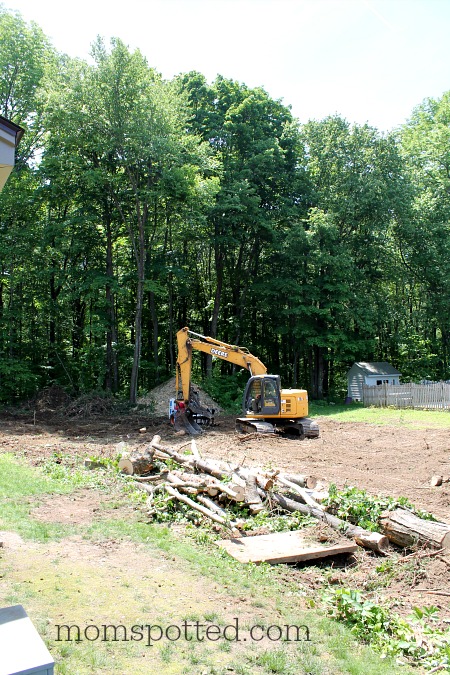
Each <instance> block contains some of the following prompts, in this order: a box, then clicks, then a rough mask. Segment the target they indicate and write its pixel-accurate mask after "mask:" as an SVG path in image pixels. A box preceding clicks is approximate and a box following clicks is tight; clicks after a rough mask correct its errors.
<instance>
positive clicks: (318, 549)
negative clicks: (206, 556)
mask: <svg viewBox="0 0 450 675" xmlns="http://www.w3.org/2000/svg"><path fill="white" fill-rule="evenodd" d="M216 544H217V545H218V546H220V547H221V548H223V549H224V550H225V551H227V553H229V554H230V555H231V556H232V557H233V558H235V559H236V560H238V561H239V562H242V563H249V562H252V563H260V562H268V563H272V564H276V563H289V562H300V561H302V560H316V559H317V558H326V557H329V556H332V555H339V554H341V553H354V552H355V551H357V550H358V546H357V545H356V544H351V543H347V542H346V543H344V544H335V545H333V546H323V545H322V544H319V543H318V542H311V541H308V540H307V539H306V537H305V535H304V534H302V533H301V532H298V531H295V532H275V533H273V534H262V535H257V536H255V537H240V538H233V539H221V540H220V541H216Z"/></svg>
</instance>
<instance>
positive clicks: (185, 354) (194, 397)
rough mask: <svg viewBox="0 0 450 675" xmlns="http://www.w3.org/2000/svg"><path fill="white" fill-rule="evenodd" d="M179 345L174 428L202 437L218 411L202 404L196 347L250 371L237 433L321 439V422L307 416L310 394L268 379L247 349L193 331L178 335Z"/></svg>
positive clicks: (271, 378)
mask: <svg viewBox="0 0 450 675" xmlns="http://www.w3.org/2000/svg"><path fill="white" fill-rule="evenodd" d="M177 343H178V357H177V370H176V383H175V387H176V399H175V410H174V414H173V423H174V426H175V429H177V430H179V429H184V430H185V431H188V432H189V433H191V434H195V433H201V431H202V429H201V427H202V426H204V425H209V424H211V423H213V421H214V411H213V410H210V409H208V408H206V407H204V406H203V405H202V403H201V401H200V399H199V396H198V392H196V391H195V390H194V388H193V386H192V382H191V371H192V352H193V350H194V349H195V350H198V351H201V352H204V353H205V354H210V355H211V356H215V357H217V358H218V359H222V360H223V361H228V362H229V363H234V364H235V365H237V366H241V367H242V368H246V369H247V370H248V371H249V372H250V378H249V380H248V382H247V385H246V387H245V391H244V397H243V402H242V417H239V418H238V419H237V420H236V430H237V431H241V432H259V433H270V434H273V433H283V434H285V435H287V436H295V437H298V438H301V439H303V438H305V437H307V438H317V436H319V426H318V424H317V422H315V421H314V420H312V419H310V418H309V417H308V393H307V392H306V391H305V390H304V389H282V388H281V382H280V376H279V375H268V374H267V368H266V366H265V365H264V364H263V363H262V362H261V361H260V360H259V359H258V358H257V357H256V356H253V354H250V352H249V351H248V350H247V349H246V348H245V347H237V346H235V345H229V344H227V343H226V342H221V341H220V340H216V339H214V338H211V337H206V336H204V335H200V334H198V333H193V332H192V331H190V330H189V328H182V329H181V330H179V331H178V333H177Z"/></svg>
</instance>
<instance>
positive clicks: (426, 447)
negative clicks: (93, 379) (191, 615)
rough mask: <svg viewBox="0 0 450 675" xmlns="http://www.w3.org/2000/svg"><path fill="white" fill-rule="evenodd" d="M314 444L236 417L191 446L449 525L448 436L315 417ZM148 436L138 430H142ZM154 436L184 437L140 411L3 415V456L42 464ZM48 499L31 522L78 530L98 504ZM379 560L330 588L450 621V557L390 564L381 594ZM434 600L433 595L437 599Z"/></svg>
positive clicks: (306, 575)
mask: <svg viewBox="0 0 450 675" xmlns="http://www.w3.org/2000/svg"><path fill="white" fill-rule="evenodd" d="M316 419H317V420H318V422H319V426H320V430H321V432H320V437H319V438H318V439H314V440H304V441H293V440H288V439H283V438H279V437H267V438H266V437H264V436H259V437H254V436H253V437H248V438H247V437H245V436H244V437H242V436H240V435H238V434H237V433H236V432H235V431H234V418H233V419H232V418H231V417H230V418H229V417H220V418H219V419H218V426H215V427H213V428H212V429H209V430H207V431H205V432H204V433H203V434H202V435H201V436H200V437H198V438H197V445H198V448H199V450H200V452H201V453H202V454H203V455H205V456H206V455H208V456H212V457H217V458H222V459H227V460H236V461H238V462H239V463H243V464H244V465H247V466H250V465H258V466H270V467H280V468H282V469H285V470H289V471H292V472H299V473H307V474H313V475H315V476H316V477H317V478H319V479H320V480H323V481H324V482H326V483H331V482H333V483H335V484H336V485H337V487H338V488H342V487H343V486H344V485H346V484H347V485H353V486H356V487H358V488H361V489H365V490H367V491H368V492H369V493H370V494H373V495H386V496H393V497H396V496H405V497H407V498H408V499H409V500H410V501H411V502H412V503H413V504H414V505H415V506H416V507H417V508H421V509H424V510H427V511H429V512H431V513H432V514H434V515H435V516H436V517H437V518H438V519H439V520H442V521H445V522H450V483H445V484H443V485H442V486H439V487H430V478H431V476H433V475H435V474H440V475H449V474H450V431H449V429H412V428H408V427H406V426H405V427H400V426H396V427H390V426H375V425H370V424H361V423H338V422H335V421H331V420H329V419H327V418H326V417H322V418H316ZM143 429H145V431H143ZM154 434H159V435H160V436H161V437H162V442H163V443H165V444H167V445H170V446H172V447H176V446H177V445H181V444H183V443H185V442H186V437H179V436H177V435H175V433H174V432H173V430H172V428H171V427H170V425H169V423H168V420H167V418H166V417H151V416H150V415H148V414H147V415H146V414H144V413H139V415H138V414H136V415H135V416H134V417H123V418H97V419H86V420H84V419H71V420H68V419H62V418H56V417H54V416H53V417H52V415H48V414H46V415H44V414H38V415H37V417H36V419H34V418H33V416H32V415H31V416H28V417H27V416H24V415H21V416H13V415H6V414H4V415H2V416H1V417H0V452H15V453H17V454H19V455H22V456H25V457H26V458H27V459H28V460H29V461H31V462H32V463H35V464H40V463H41V462H42V461H43V460H44V459H45V458H48V457H50V456H52V455H54V454H55V453H57V454H58V455H60V456H61V457H63V458H64V457H73V456H75V455H76V456H78V457H83V458H88V457H116V456H117V451H118V444H119V443H125V444H126V445H127V446H128V447H129V448H130V449H131V448H133V447H135V446H138V445H146V444H148V443H149V441H150V440H151V438H152V437H153V435H154ZM55 499H56V498H52V505H51V507H49V506H48V505H45V504H43V505H41V507H40V509H38V510H37V511H36V517H38V518H44V519H52V520H55V519H57V520H58V521H59V522H68V521H72V522H80V519H81V520H84V519H86V518H88V519H89V518H90V517H95V514H96V510H98V508H99V504H98V503H96V499H95V498H94V499H92V495H90V496H87V495H86V494H84V495H83V494H82V493H80V494H79V495H78V496H72V497H58V498H57V501H55ZM100 499H101V498H100V497H99V500H100ZM379 563H380V559H379V558H378V557H377V556H375V555H374V554H372V553H367V552H365V551H362V550H361V552H358V554H357V556H356V559H355V560H353V561H350V563H348V562H346V563H344V564H342V565H341V564H340V563H336V565H334V563H331V566H330V570H331V572H330V574H331V577H330V578H331V582H332V583H337V584H339V583H342V584H346V585H350V586H356V587H360V588H362V589H367V590H373V589H374V588H376V590H377V592H379V594H380V595H381V596H382V595H383V594H384V595H385V596H390V597H391V598H392V597H393V594H396V595H397V596H398V603H399V606H404V607H405V608H406V609H408V608H411V607H412V606H413V605H416V604H435V605H437V606H440V607H442V608H443V609H444V611H445V612H446V614H447V619H449V616H448V615H450V603H449V597H448V591H449V590H450V560H449V557H447V558H445V557H443V556H433V557H431V558H428V559H427V561H426V564H425V563H424V562H423V559H422V558H420V556H419V557H418V558H416V559H414V560H412V561H410V563H408V564H405V563H403V564H400V563H398V562H396V565H397V573H396V577H395V579H394V580H393V582H392V583H391V585H390V586H389V587H388V588H386V589H385V591H383V590H382V589H381V588H377V571H376V568H377V566H378V565H379ZM326 564H327V565H330V563H326ZM286 574H287V575H289V576H290V578H291V579H292V576H293V575H298V576H299V582H301V583H303V584H307V585H309V586H310V587H311V588H314V587H315V586H318V585H319V584H320V583H321V582H322V581H323V579H322V580H321V578H320V574H321V572H320V570H319V571H318V570H317V568H312V569H308V568H307V566H301V565H300V566H296V567H295V568H287V572H286ZM440 592H442V593H441V595H439V593H440Z"/></svg>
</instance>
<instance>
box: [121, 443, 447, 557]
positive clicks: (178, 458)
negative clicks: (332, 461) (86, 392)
mask: <svg viewBox="0 0 450 675" xmlns="http://www.w3.org/2000/svg"><path fill="white" fill-rule="evenodd" d="M186 446H190V450H191V454H180V451H181V450H183V448H186ZM174 466H176V467H178V468H172V467H174ZM119 469H120V470H121V471H122V472H123V473H125V474H127V475H129V476H130V477H131V479H132V480H134V481H135V482H136V486H138V487H139V488H140V489H141V490H144V491H145V492H147V493H148V494H149V498H150V502H151V501H152V499H153V496H154V495H155V492H156V491H159V490H164V491H165V493H166V495H167V500H173V499H175V500H177V501H179V502H182V503H184V504H187V505H188V506H190V507H191V508H192V509H194V510H195V511H198V512H200V513H201V514H202V515H203V516H206V517H208V518H209V519H211V520H212V521H214V522H215V523H218V524H219V525H221V526H223V527H224V528H226V529H228V530H229V531H230V533H231V534H232V535H233V536H237V535H240V534H241V532H240V530H241V528H242V527H243V524H244V522H245V520H244V519H241V518H236V516H235V513H234V512H235V509H234V510H233V513H231V512H230V511H227V506H228V505H229V504H230V503H233V504H238V505H241V506H242V507H244V508H245V509H247V510H248V511H249V512H250V513H252V514H256V513H259V512H261V511H264V510H266V511H273V510H275V509H276V510H278V511H280V510H281V511H286V512H291V513H292V512H300V513H301V514H303V515H307V516H312V517H314V518H317V519H318V520H320V521H322V522H324V523H326V524H327V525H329V526H330V527H332V528H333V529H336V530H338V531H339V532H341V533H342V534H344V535H345V536H346V537H348V538H350V539H353V540H354V541H355V542H356V543H357V544H359V545H360V546H363V547H365V548H369V549H371V550H373V551H376V552H377V553H380V554H383V555H387V554H388V552H389V542H391V543H394V544H396V545H398V546H401V547H407V548H411V547H414V546H418V545H419V546H429V547H431V548H434V549H442V550H448V551H450V525H448V524H447V523H441V522H435V521H430V520H423V519H421V518H418V517H417V516H415V515H414V514H413V513H412V512H410V511H408V510H406V509H395V510H393V511H389V512H386V513H384V514H382V517H381V518H380V525H381V528H382V530H383V534H380V533H377V532H369V531H367V530H364V529H363V528H361V527H358V526H356V525H353V524H351V523H349V522H347V521H344V520H342V519H340V518H337V517H336V516H334V515H332V514H330V513H327V511H326V510H325V508H324V507H323V506H322V505H321V501H323V499H324V498H325V497H326V496H327V493H326V492H324V491H323V486H320V485H319V484H318V481H317V479H316V478H315V477H314V476H308V475H302V474H290V473H289V474H287V473H283V472H281V471H280V470H266V469H262V468H257V467H252V468H244V467H243V466H240V465H235V464H230V463H228V462H224V461H221V460H217V459H212V458H207V457H202V456H201V455H200V452H199V450H198V447H197V444H196V442H195V440H193V439H192V440H190V441H189V442H188V443H186V444H184V445H179V446H178V447H177V448H170V447H167V446H165V445H162V444H161V437H160V436H154V437H153V439H152V441H151V442H150V444H149V445H148V446H146V447H145V448H144V449H142V448H141V449H139V450H135V451H134V452H132V453H131V454H129V453H123V454H122V457H121V459H120V461H119ZM193 497H194V499H193ZM149 513H150V515H151V514H152V513H155V507H153V508H151V509H150V512H149Z"/></svg>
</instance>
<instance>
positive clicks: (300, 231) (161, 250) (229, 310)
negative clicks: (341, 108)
mask: <svg viewBox="0 0 450 675" xmlns="http://www.w3.org/2000/svg"><path fill="white" fill-rule="evenodd" d="M0 33H1V38H2V39H1V41H0V112H2V114H3V115H6V116H7V117H8V118H11V119H12V120H13V121H15V122H18V123H19V124H22V125H23V126H24V127H25V128H26V133H25V136H24V138H23V139H22V141H21V143H20V146H19V148H18V161H17V164H16V170H15V172H14V173H13V175H12V176H11V178H10V180H9V182H8V184H7V186H6V187H5V189H4V190H3V192H2V194H1V196H0V202H1V204H0V354H2V355H4V358H5V362H4V363H3V365H1V366H0V370H1V372H0V377H1V394H0V400H2V401H5V402H15V401H17V400H18V399H23V398H26V397H28V396H29V395H30V393H32V392H33V391H34V390H35V388H36V385H38V386H45V385H48V384H50V383H52V382H56V383H58V384H60V385H63V386H65V387H67V388H70V389H71V390H72V391H74V392H80V391H81V392H86V391H90V390H98V389H102V390H105V391H111V392H113V393H118V392H120V393H121V394H125V393H127V394H128V395H129V398H130V401H131V402H132V403H133V404H134V403H135V400H136V395H137V391H138V390H146V391H148V390H150V389H152V388H153V386H155V384H158V383H159V382H161V381H163V380H164V379H165V378H166V377H168V376H170V375H171V373H172V372H173V369H174V364H175V361H176V355H175V353H174V351H175V348H174V335H175V333H176V331H177V330H178V329H179V328H180V327H182V326H183V325H185V324H188V325H189V326H190V327H192V328H193V329H194V330H198V331H199V332H201V333H202V334H205V335H213V336H218V337H219V338H220V339H222V340H224V341H226V342H228V343H230V344H243V345H246V346H247V347H248V348H249V349H250V351H251V352H252V353H254V354H257V355H258V356H259V357H260V358H261V359H262V361H263V362H264V363H266V364H267V367H268V369H269V371H270V372H273V373H278V374H280V375H281V377H282V381H283V384H284V385H285V386H290V385H291V386H302V387H306V388H308V390H309V394H310V399H318V400H320V399H328V400H330V399H332V400H342V398H343V396H344V394H345V386H346V377H345V376H346V372H347V370H348V368H349V366H350V365H351V363H352V362H353V361H355V360H375V361H386V360H387V361H391V362H392V363H393V364H394V365H395V366H397V367H399V369H400V370H401V371H402V372H403V374H404V377H410V378H411V379H421V378H423V377H426V378H428V379H437V380H439V379H448V378H449V377H450V365H449V364H450V323H449V313H448V305H449V280H450V267H449V260H450V249H449V246H450V234H449V222H450V200H449V194H450V189H449V177H448V171H447V168H446V167H447V165H448V140H449V132H448V120H449V119H450V113H449V109H450V94H449V93H448V92H447V93H445V94H444V95H443V96H442V98H441V99H436V100H434V99H429V100H426V101H424V102H423V103H422V104H421V105H420V106H419V107H418V108H417V109H416V110H415V111H414V112H413V114H412V116H411V118H410V120H409V121H408V123H407V124H405V126H404V128H403V129H402V130H401V132H400V133H398V134H397V135H393V134H387V135H386V134H381V133H380V132H378V131H377V130H376V129H373V128H371V127H369V126H367V125H362V126H361V125H351V124H349V123H348V122H347V120H345V119H344V118H342V117H340V116H339V115H333V116H329V117H326V118H325V119H323V120H319V121H310V122H308V123H307V124H304V125H299V124H298V123H297V121H296V120H294V119H293V117H292V114H291V111H290V109H289V107H288V106H285V105H284V104H283V103H282V102H281V101H279V100H274V99H272V98H271V97H270V96H269V95H268V93H267V92H266V91H265V90H264V89H263V88H262V87H256V88H250V87H248V86H246V85H245V84H242V83H239V82H236V81H234V80H232V79H227V78H224V77H223V76H220V75H219V76H218V77H217V78H216V80H215V81H214V82H212V83H208V82H207V81H206V79H205V77H204V76H203V75H202V74H201V73H196V72H192V73H187V74H182V75H179V76H177V77H175V78H174V79H173V80H172V81H169V80H164V79H163V78H162V77H161V75H160V74H159V73H157V72H156V71H155V70H154V69H153V68H152V67H150V66H149V64H148V63H147V62H146V60H145V59H144V57H143V55H142V54H141V52H140V51H139V50H134V51H131V50H130V49H128V48H127V47H126V45H125V44H124V43H123V42H122V41H121V40H120V39H119V38H115V39H113V40H112V41H111V42H110V44H109V45H107V44H106V43H105V42H104V41H103V40H102V39H101V38H99V39H98V40H97V41H96V43H95V44H94V45H93V49H92V61H91V62H90V63H88V62H85V61H80V60H73V59H71V58H69V57H68V56H67V55H64V54H57V53H56V52H55V50H54V49H53V48H52V46H51V45H50V43H49V40H48V39H47V38H46V37H45V35H44V34H43V33H42V31H41V29H40V28H39V27H38V26H36V25H35V24H30V25H27V24H26V23H25V22H24V21H23V19H22V18H21V17H20V15H18V14H17V13H15V12H10V11H8V10H6V9H4V8H3V7H2V8H0ZM37 150H38V151H39V161H38V162H37V161H33V157H34V154H35V153H36V151H37ZM198 370H199V371H200V372H199V375H200V377H199V378H198V381H200V379H203V378H206V379H207V381H206V382H205V385H204V386H205V388H206V389H207V390H208V391H209V392H210V393H211V395H212V396H213V397H214V398H215V399H216V400H218V402H219V403H220V404H221V405H222V407H224V408H225V409H226V410H227V411H228V412H233V413H237V412H239V410H240V405H241V402H240V398H241V392H242V390H243V387H244V384H245V379H246V376H243V375H242V374H235V373H234V371H233V372H232V371H231V370H230V369H229V368H227V367H225V366H224V367H221V368H217V367H216V366H214V367H212V362H211V359H210V358H208V357H206V356H203V358H202V359H201V362H200V364H199V365H198ZM218 373H220V375H218ZM209 380H211V382H209Z"/></svg>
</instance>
